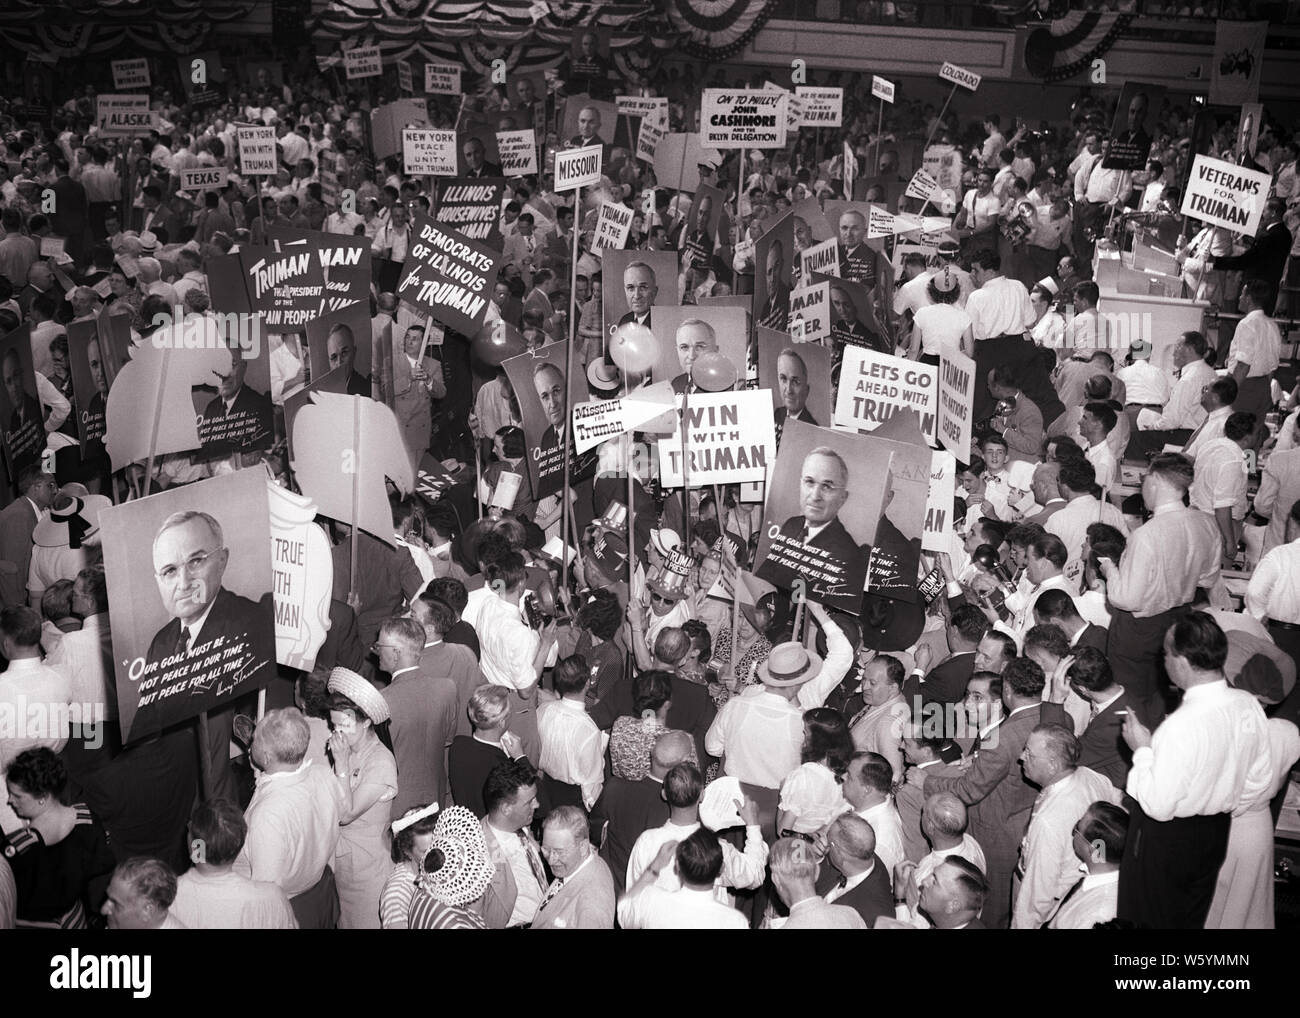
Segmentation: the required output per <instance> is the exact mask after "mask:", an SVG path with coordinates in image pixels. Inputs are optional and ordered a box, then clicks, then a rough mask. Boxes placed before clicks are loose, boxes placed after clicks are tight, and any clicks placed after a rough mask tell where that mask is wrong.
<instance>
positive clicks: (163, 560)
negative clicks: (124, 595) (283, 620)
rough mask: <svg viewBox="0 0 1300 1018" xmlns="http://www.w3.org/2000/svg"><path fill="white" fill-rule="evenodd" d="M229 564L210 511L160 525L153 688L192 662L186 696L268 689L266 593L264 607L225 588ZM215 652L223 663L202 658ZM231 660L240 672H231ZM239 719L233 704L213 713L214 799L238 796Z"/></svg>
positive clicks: (150, 667)
mask: <svg viewBox="0 0 1300 1018" xmlns="http://www.w3.org/2000/svg"><path fill="white" fill-rule="evenodd" d="M229 562H230V550H229V549H228V548H227V547H226V541H225V535H224V533H223V531H222V528H221V524H220V523H218V522H217V520H216V519H215V518H214V517H212V516H210V515H209V514H207V513H205V512H197V511H194V510H186V511H183V512H177V513H173V514H172V515H170V516H168V517H167V518H166V519H165V520H163V522H162V525H161V526H160V527H159V528H158V531H157V533H156V534H155V535H154V539H153V571H154V579H155V580H156V581H157V584H158V594H159V597H160V598H161V599H162V603H163V607H164V608H165V609H166V610H167V614H168V615H169V616H170V619H169V621H168V622H167V624H166V625H164V626H163V627H162V628H161V629H159V630H158V632H156V633H155V634H154V637H153V639H152V640H151V641H150V642H149V651H148V653H147V654H146V656H145V670H144V674H145V676H146V678H148V677H152V676H159V677H160V679H161V681H160V682H159V684H158V686H157V687H156V688H159V689H166V688H168V687H167V683H166V676H167V673H169V672H174V671H175V670H176V669H179V668H183V667H186V666H187V665H188V666H189V667H191V668H192V669H193V676H192V680H191V685H190V687H189V688H188V689H186V692H185V693H184V694H182V695H184V696H189V695H192V694H193V693H194V692H196V691H197V689H198V687H199V686H202V687H204V689H207V688H209V687H213V686H214V684H221V685H225V684H227V683H228V684H229V686H230V689H231V691H232V692H233V690H234V688H235V687H237V686H246V688H252V687H253V686H254V685H264V684H265V682H258V681H257V680H258V679H260V678H269V677H270V676H271V675H273V674H274V667H275V662H274V647H275V643H274V635H273V631H272V632H270V633H268V630H270V629H271V627H272V625H273V622H272V616H271V615H270V611H269V600H270V598H269V595H268V596H267V597H266V598H265V599H264V600H263V602H262V603H261V604H259V603H258V602H256V601H251V600H249V599H248V598H246V597H241V596H240V595H238V594H235V593H233V592H232V591H229V590H227V589H226V588H225V587H223V586H222V582H221V581H222V578H223V577H224V575H225V572H226V566H227V565H228V564H229ZM268 635H269V637H270V647H271V653H270V655H265V656H264V655H263V654H261V653H259V651H261V650H263V649H264V647H265V645H266V641H267V637H268ZM232 649H236V650H237V651H238V653H237V654H236V655H234V656H232V655H231V654H229V653H228V652H229V651H231V650H232ZM212 653H219V654H221V660H220V662H218V663H217V664H215V665H212V666H208V665H207V664H206V660H205V659H206V657H207V656H208V655H209V654H212ZM196 658H200V659H204V661H203V664H202V666H200V665H196V663H195V659H196ZM231 662H235V663H236V667H235V668H234V669H231V670H226V665H227V664H229V663H231ZM263 672H265V676H264V675H263ZM178 699H179V697H178ZM234 715H235V708H234V703H233V700H232V701H228V705H227V706H223V707H222V708H221V709H218V710H213V711H209V713H208V734H209V738H208V750H209V756H210V759H211V771H212V783H213V788H212V794H213V795H234V794H235V787H234V775H233V774H232V773H231V771H230V761H229V757H230V752H229V747H230V736H231V732H232V727H233V723H234ZM231 801H232V802H233V801H236V800H233V799H232V800H231Z"/></svg>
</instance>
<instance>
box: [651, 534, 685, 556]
mask: <svg viewBox="0 0 1300 1018" xmlns="http://www.w3.org/2000/svg"><path fill="white" fill-rule="evenodd" d="M650 544H651V545H653V546H654V550H655V551H657V552H658V553H659V554H660V555H662V556H663V557H664V558H667V557H668V556H669V554H670V553H671V552H674V551H676V550H677V549H678V548H680V547H681V546H682V539H681V537H680V536H678V534H677V531H675V530H669V529H668V528H667V527H664V528H663V529H661V530H652V531H650Z"/></svg>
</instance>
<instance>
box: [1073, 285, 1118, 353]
mask: <svg viewBox="0 0 1300 1018" xmlns="http://www.w3.org/2000/svg"><path fill="white" fill-rule="evenodd" d="M1072 296H1073V299H1074V317H1073V318H1072V319H1071V320H1070V321H1069V322H1067V323H1066V326H1065V345H1066V346H1067V347H1073V348H1074V350H1075V356H1078V355H1079V354H1080V353H1081V352H1083V351H1085V350H1106V349H1108V348H1109V347H1110V332H1109V330H1108V329H1107V323H1106V320H1105V319H1104V318H1102V317H1101V315H1100V314H1099V313H1098V312H1097V304H1098V302H1099V301H1100V300H1101V291H1100V290H1099V289H1098V288H1097V284H1096V283H1094V282H1093V281H1092V280H1091V279H1085V280H1084V281H1083V282H1082V283H1078V284H1076V286H1075V287H1074V292H1073V294H1072Z"/></svg>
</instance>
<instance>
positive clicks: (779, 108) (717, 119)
mask: <svg viewBox="0 0 1300 1018" xmlns="http://www.w3.org/2000/svg"><path fill="white" fill-rule="evenodd" d="M788 99H789V95H788V93H786V92H784V91H769V90H767V89H761V88H751V89H741V90H732V89H726V88H706V89H705V90H704V98H703V100H702V102H701V105H700V142H701V144H702V145H704V146H705V147H706V148H758V149H769V148H784V147H785V128H786V119H785V118H786V102H787V101H788Z"/></svg>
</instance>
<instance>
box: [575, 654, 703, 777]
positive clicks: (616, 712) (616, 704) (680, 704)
mask: <svg viewBox="0 0 1300 1018" xmlns="http://www.w3.org/2000/svg"><path fill="white" fill-rule="evenodd" d="M672 689H673V692H672V697H671V699H672V705H671V706H670V707H669V708H668V718H667V721H666V723H667V725H668V727H669V728H674V729H678V730H680V731H683V732H689V733H690V735H691V738H692V739H694V740H695V756H696V759H698V760H699V761H700V770H701V771H703V770H704V769H705V768H706V767H708V762H709V761H710V760H712V759H713V758H712V757H710V756H709V754H708V753H707V752H705V750H704V735H705V733H706V732H707V731H708V730H709V725H711V724H713V719H714V718H715V717H717V714H718V708H717V707H716V706H714V703H713V697H711V696H709V690H708V687H707V686H698V685H696V684H695V683H694V682H691V681H689V680H687V679H683V678H681V677H680V676H678V675H674V676H673V683H672ZM625 714H627V715H632V714H635V710H634V709H633V706H632V678H631V676H629V677H627V678H625V679H623V680H622V681H621V682H618V683H616V684H615V685H614V686H613V688H611V689H610V691H609V692H608V693H607V694H605V696H603V697H601V700H600V703H598V704H596V706H595V707H594V708H592V711H591V720H592V721H594V722H596V725H597V726H598V727H599V728H600V729H601V730H602V731H606V732H608V731H609V730H610V729H611V728H613V727H614V722H615V720H617V719H618V718H620V717H622V716H623V715H625Z"/></svg>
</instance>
